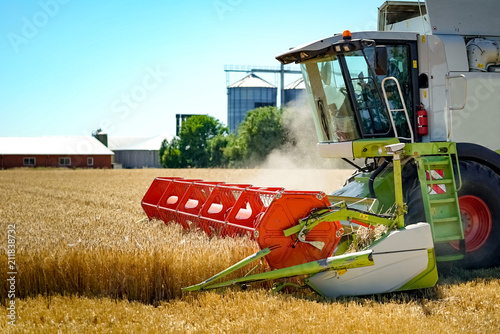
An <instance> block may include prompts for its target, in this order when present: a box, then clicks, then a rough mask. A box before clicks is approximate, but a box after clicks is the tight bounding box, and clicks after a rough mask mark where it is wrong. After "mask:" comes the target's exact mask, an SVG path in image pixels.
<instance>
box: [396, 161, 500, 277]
mask: <svg viewBox="0 0 500 334" xmlns="http://www.w3.org/2000/svg"><path fill="white" fill-rule="evenodd" d="M459 164H460V174H461V179H462V186H461V188H460V190H459V192H458V197H459V203H460V211H461V214H462V221H463V224H464V234H465V241H466V245H465V248H466V255H465V258H464V259H463V260H461V261H459V263H460V265H461V266H462V267H463V268H466V269H476V268H489V267H494V266H497V265H499V264H500V254H499V252H500V176H499V175H498V174H496V173H495V172H493V170H491V169H490V168H488V167H486V166H483V165H481V164H480V163H477V162H473V161H460V163H459ZM455 175H456V178H457V186H460V184H459V181H458V175H457V173H456V171H455ZM405 184H406V187H405V189H404V195H405V202H406V203H407V205H408V213H407V214H406V215H405V223H406V224H407V225H409V224H416V223H418V222H423V221H426V219H425V212H424V205H423V201H422V192H421V190H420V183H419V181H418V178H415V179H413V180H412V179H411V178H408V179H407V180H406V181H405ZM487 217H489V218H487ZM478 231H479V232H478ZM436 252H437V255H439V250H438V249H436Z"/></svg>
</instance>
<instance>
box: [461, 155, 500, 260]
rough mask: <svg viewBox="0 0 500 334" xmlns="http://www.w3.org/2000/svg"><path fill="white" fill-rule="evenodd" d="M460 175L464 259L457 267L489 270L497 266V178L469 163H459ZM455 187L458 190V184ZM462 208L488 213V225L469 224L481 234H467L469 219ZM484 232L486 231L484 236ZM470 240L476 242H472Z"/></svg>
mask: <svg viewBox="0 0 500 334" xmlns="http://www.w3.org/2000/svg"><path fill="white" fill-rule="evenodd" d="M460 173H461V176H462V187H461V188H460V190H459V192H458V200H459V203H460V211H461V213H462V222H463V223H464V234H465V248H466V250H467V253H466V255H465V259H463V260H462V261H460V263H461V264H462V266H463V267H464V268H489V267H493V266H496V265H499V264H500V254H499V252H500V176H499V175H498V174H496V173H495V172H493V170H491V169H490V168H488V167H486V166H483V165H481V164H479V163H477V162H473V161H460ZM457 178H458V176H457ZM457 186H459V184H458V180H457ZM471 201H472V202H476V201H477V203H472V205H470V202H471ZM467 202H469V203H467ZM466 205H468V206H479V207H480V208H479V209H477V208H474V209H473V210H472V211H474V210H475V211H484V209H485V210H487V211H488V213H489V216H490V218H489V221H487V219H478V220H476V221H475V222H472V224H473V225H474V226H473V227H475V228H481V229H482V233H479V235H478V232H474V231H471V226H470V224H471V217H468V215H469V214H470V213H467V212H466V211H467V208H466ZM481 206H482V207H481ZM481 217H484V215H483V214H482V213H479V216H478V218H481ZM486 225H489V226H486ZM486 230H489V231H488V233H486ZM474 234H476V235H474ZM474 237H475V239H476V240H473V239H474ZM471 246H474V247H471ZM471 248H473V249H471Z"/></svg>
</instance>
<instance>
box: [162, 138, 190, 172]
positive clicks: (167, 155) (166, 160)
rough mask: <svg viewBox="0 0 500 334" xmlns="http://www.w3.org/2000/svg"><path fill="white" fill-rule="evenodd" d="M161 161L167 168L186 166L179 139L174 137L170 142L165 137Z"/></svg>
mask: <svg viewBox="0 0 500 334" xmlns="http://www.w3.org/2000/svg"><path fill="white" fill-rule="evenodd" d="M159 154H160V163H161V165H162V166H163V167H165V168H182V167H184V165H183V163H182V159H181V152H180V150H179V139H177V138H173V139H172V141H170V143H169V142H168V141H167V140H166V139H165V140H163V142H162V143H161V147H160V153H159Z"/></svg>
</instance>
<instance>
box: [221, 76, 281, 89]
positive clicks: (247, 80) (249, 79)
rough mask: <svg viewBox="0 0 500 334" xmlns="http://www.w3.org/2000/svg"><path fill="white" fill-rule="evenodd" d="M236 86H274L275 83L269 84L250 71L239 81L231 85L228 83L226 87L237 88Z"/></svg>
mask: <svg viewBox="0 0 500 334" xmlns="http://www.w3.org/2000/svg"><path fill="white" fill-rule="evenodd" d="M237 87H246V88H251V87H256V88H276V86H275V85H272V84H270V83H269V82H267V81H266V80H264V79H262V78H260V77H258V76H256V75H255V74H253V73H250V74H249V75H247V76H246V77H244V78H243V79H241V80H240V81H237V82H235V83H234V84H232V85H229V87H227V88H237Z"/></svg>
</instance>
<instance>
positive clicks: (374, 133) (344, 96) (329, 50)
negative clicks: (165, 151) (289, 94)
mask: <svg viewBox="0 0 500 334" xmlns="http://www.w3.org/2000/svg"><path fill="white" fill-rule="evenodd" d="M499 11H500V2H498V1H497V0H481V1H468V0H453V1H451V0H427V1H426V3H425V6H424V5H423V4H420V3H419V2H400V1H387V2H385V3H384V4H383V5H382V7H380V9H379V30H380V31H376V32H357V33H352V34H351V33H350V32H349V31H345V32H344V33H343V34H337V35H334V36H333V37H330V38H326V39H322V40H319V41H316V42H313V43H310V44H306V45H303V46H300V47H296V48H292V49H290V50H288V51H287V52H285V53H283V54H280V55H279V56H277V57H276V58H277V59H278V60H279V61H280V62H281V63H282V64H289V63H298V64H300V66H301V69H302V73H303V77H304V81H305V84H306V88H307V92H308V95H309V102H310V104H311V108H312V110H313V116H314V122H315V126H316V131H317V134H318V138H319V143H318V149H319V152H320V153H321V155H322V156H323V157H325V158H343V159H345V160H346V161H348V162H350V163H351V164H355V163H354V161H356V160H353V159H364V161H365V164H364V166H356V168H357V170H358V171H357V173H356V174H355V175H354V176H353V177H351V178H349V180H347V182H346V185H345V186H344V187H343V188H342V189H340V190H338V191H336V192H334V193H333V194H331V195H326V194H325V193H323V192H309V191H307V192H305V191H289V190H284V189H281V188H258V187H252V186H251V185H247V184H244V185H243V184H226V183H222V182H204V181H201V180H186V179H180V178H167V177H159V178H156V179H155V180H154V181H153V184H152V185H151V187H150V188H149V190H148V192H147V193H146V195H145V196H144V199H143V201H142V206H143V208H144V210H145V211H146V213H147V215H148V217H149V218H150V219H152V218H156V219H162V220H164V221H165V223H170V222H172V221H176V222H178V223H180V224H182V226H184V228H186V229H189V228H194V227H196V228H200V229H202V230H204V231H205V232H206V233H207V234H209V235H212V234H219V235H222V236H228V237H232V236H236V235H248V236H249V237H250V238H252V239H254V240H255V241H256V242H257V243H258V244H259V246H260V248H261V251H259V252H257V253H256V254H254V255H252V256H250V257H248V258H246V259H244V260H242V261H241V262H239V263H237V264H235V265H234V266H232V267H230V268H228V269H227V270H225V271H223V272H221V273H219V274H217V275H215V276H213V277H212V278H210V279H208V280H206V281H204V282H202V283H200V284H197V285H194V286H191V287H188V288H185V290H187V291H195V290H205V289H213V288H219V287H224V286H229V285H242V286H244V285H245V284H248V283H251V282H256V281H264V280H278V279H283V278H289V277H295V276H299V277H301V278H302V281H303V283H304V285H305V286H308V287H310V288H312V289H313V290H314V291H316V292H318V293H319V294H321V295H323V296H327V297H337V296H345V295H366V294H374V293H384V292H391V291H402V290H409V289H418V288H425V287H432V286H434V284H435V283H436V281H437V278H438V275H437V267H436V261H441V262H450V261H456V262H458V263H459V264H460V265H461V266H463V267H465V268H485V267H492V266H496V265H498V264H500V255H499V254H500V154H499V153H500V111H499V108H500V73H499V72H500V42H498V41H500V21H499V20H498V19H497V14H498V12H499ZM338 15H342V13H338ZM332 18H333V19H334V17H332ZM396 30H397V31H396ZM380 225H382V226H385V227H387V232H385V233H384V234H383V235H382V236H381V237H380V238H378V239H377V240H375V241H374V242H372V243H371V244H370V245H369V246H368V247H365V248H361V249H359V248H360V247H357V248H356V247H353V246H356V244H357V235H356V230H357V229H358V227H359V226H365V227H368V228H373V227H374V226H380ZM261 258H265V259H266V261H267V263H268V264H269V266H270V267H271V269H272V270H270V271H267V272H263V273H258V274H249V275H246V276H245V277H242V278H238V279H232V280H229V281H220V279H222V278H223V277H224V276H226V275H227V274H229V273H232V272H234V271H235V270H237V269H239V268H241V267H243V266H245V265H247V264H249V263H251V262H253V261H256V260H258V259H261ZM284 281H285V283H281V284H280V285H278V288H277V289H278V290H279V289H280V288H281V287H283V286H285V285H288V284H291V283H287V282H286V280H284Z"/></svg>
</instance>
